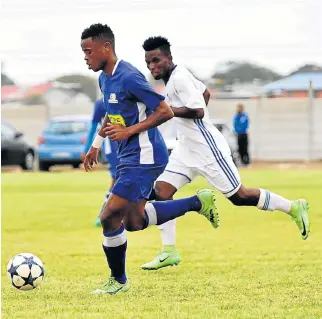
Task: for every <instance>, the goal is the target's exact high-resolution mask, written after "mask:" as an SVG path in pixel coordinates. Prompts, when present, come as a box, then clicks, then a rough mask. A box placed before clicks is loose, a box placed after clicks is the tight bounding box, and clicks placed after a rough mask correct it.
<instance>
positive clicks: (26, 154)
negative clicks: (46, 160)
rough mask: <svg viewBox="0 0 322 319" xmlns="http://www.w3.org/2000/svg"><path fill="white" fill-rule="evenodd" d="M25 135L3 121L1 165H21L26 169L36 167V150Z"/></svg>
mask: <svg viewBox="0 0 322 319" xmlns="http://www.w3.org/2000/svg"><path fill="white" fill-rule="evenodd" d="M23 135H24V134H23V133H22V132H20V131H18V130H17V129H16V128H15V127H13V126H12V125H11V124H9V123H7V122H5V121H1V166H7V165H19V166H20V167H21V168H22V169H24V170H32V169H33V168H34V164H35V150H34V148H33V147H32V146H31V145H30V144H29V143H28V142H26V140H25V139H24V138H23Z"/></svg>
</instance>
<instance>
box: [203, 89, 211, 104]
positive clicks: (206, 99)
mask: <svg viewBox="0 0 322 319" xmlns="http://www.w3.org/2000/svg"><path fill="white" fill-rule="evenodd" d="M203 98H204V100H205V103H206V105H207V106H208V103H209V100H210V92H209V91H208V89H206V90H205V92H203Z"/></svg>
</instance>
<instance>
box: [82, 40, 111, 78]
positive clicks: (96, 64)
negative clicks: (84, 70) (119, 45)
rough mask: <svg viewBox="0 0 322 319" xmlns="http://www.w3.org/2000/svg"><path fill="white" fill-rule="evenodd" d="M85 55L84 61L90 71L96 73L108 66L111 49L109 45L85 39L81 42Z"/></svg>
mask: <svg viewBox="0 0 322 319" xmlns="http://www.w3.org/2000/svg"><path fill="white" fill-rule="evenodd" d="M81 47H82V50H83V52H84V54H85V56H84V60H85V61H86V64H87V65H88V68H89V69H90V70H93V71H94V72H97V71H100V70H103V69H104V68H105V66H106V64H107V56H108V53H109V50H110V49H111V47H110V45H109V44H106V43H104V42H103V41H100V40H93V39H92V38H88V39H84V40H82V42H81Z"/></svg>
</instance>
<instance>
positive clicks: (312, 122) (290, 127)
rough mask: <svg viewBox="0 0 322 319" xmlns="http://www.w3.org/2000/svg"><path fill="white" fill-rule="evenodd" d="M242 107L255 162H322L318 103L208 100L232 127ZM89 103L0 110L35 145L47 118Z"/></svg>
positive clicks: (321, 106) (321, 105) (86, 109)
mask: <svg viewBox="0 0 322 319" xmlns="http://www.w3.org/2000/svg"><path fill="white" fill-rule="evenodd" d="M237 103H243V104H244V105H245V108H246V111H247V113H248V114H249V117H250V131H249V136H250V151H251V155H252V158H253V159H256V160H276V161H287V160H289V161H292V160H318V159H320V160H321V159H322V124H321V122H322V99H312V102H311V103H310V100H309V99H305V98H303V99H302V98H294V99H292V98H275V99H267V98H261V99H248V100H216V99H211V100H210V102H209V110H210V114H211V117H217V118H221V119H224V120H225V121H227V123H228V124H231V123H232V118H233V116H234V113H235V109H236V104H237ZM91 113H92V105H91V104H89V103H83V104H79V103H73V102H69V103H68V104H63V105H62V106H54V105H51V107H50V108H46V107H45V106H17V107H12V106H8V107H3V108H2V117H3V118H4V119H6V120H7V121H9V122H10V123H12V124H13V125H14V126H16V127H17V128H18V129H19V130H21V131H23V132H24V133H25V135H26V138H27V139H28V140H29V141H30V142H31V143H32V144H36V141H37V137H38V136H39V134H40V132H41V130H42V129H43V127H44V125H45V123H46V121H47V118H48V117H52V116H56V115H65V114H91Z"/></svg>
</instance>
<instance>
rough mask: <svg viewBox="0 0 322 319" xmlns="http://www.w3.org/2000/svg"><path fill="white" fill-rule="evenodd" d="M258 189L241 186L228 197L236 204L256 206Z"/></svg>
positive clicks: (258, 194) (258, 195)
mask: <svg viewBox="0 0 322 319" xmlns="http://www.w3.org/2000/svg"><path fill="white" fill-rule="evenodd" d="M259 197H260V190H259V189H256V188H246V187H244V186H241V187H240V188H239V189H238V191H237V192H236V193H235V194H233V195H232V196H230V197H229V198H228V199H229V200H230V201H231V202H232V203H233V204H234V205H236V206H257V204H258V201H259Z"/></svg>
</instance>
